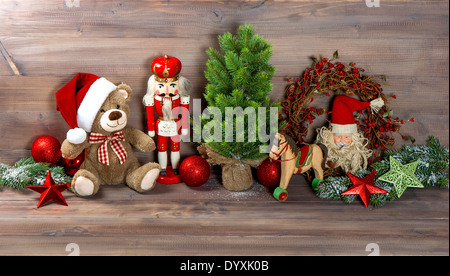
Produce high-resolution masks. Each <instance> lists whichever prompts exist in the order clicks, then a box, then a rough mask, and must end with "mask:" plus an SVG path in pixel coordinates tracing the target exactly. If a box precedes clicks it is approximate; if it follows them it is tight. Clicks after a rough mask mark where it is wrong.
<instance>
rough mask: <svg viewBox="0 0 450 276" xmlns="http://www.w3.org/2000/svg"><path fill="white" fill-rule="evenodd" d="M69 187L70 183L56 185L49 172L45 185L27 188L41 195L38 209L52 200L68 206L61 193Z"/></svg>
mask: <svg viewBox="0 0 450 276" xmlns="http://www.w3.org/2000/svg"><path fill="white" fill-rule="evenodd" d="M69 187H70V183H69V184H55V181H54V180H53V178H52V175H51V174H50V171H48V172H47V178H46V179H45V182H44V185H42V186H41V185H34V186H27V188H28V189H30V190H33V191H35V192H38V193H40V194H41V197H40V198H39V202H38V205H37V207H38V208H39V207H41V206H42V205H44V204H45V203H47V202H49V201H50V200H53V201H55V202H58V203H59V204H62V205H66V206H67V202H66V200H65V199H64V197H63V196H62V194H61V192H62V191H64V190H65V189H67V188H69Z"/></svg>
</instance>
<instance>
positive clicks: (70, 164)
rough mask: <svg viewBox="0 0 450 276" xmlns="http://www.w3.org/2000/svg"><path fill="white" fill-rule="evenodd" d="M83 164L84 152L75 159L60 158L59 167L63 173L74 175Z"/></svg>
mask: <svg viewBox="0 0 450 276" xmlns="http://www.w3.org/2000/svg"><path fill="white" fill-rule="evenodd" d="M83 162H84V151H83V152H82V153H81V154H80V155H78V156H77V157H75V159H66V158H64V157H63V158H61V165H62V166H63V167H64V171H65V172H66V173H67V174H68V175H72V176H73V175H74V174H75V173H76V172H77V171H78V170H79V169H80V166H81V164H83Z"/></svg>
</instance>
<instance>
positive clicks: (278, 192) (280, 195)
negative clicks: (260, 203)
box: [273, 187, 288, 202]
mask: <svg viewBox="0 0 450 276" xmlns="http://www.w3.org/2000/svg"><path fill="white" fill-rule="evenodd" d="M273 197H274V198H275V199H276V200H278V201H281V202H283V201H286V199H287V197H288V192H287V191H286V190H285V189H283V188H281V187H277V188H276V189H275V191H273Z"/></svg>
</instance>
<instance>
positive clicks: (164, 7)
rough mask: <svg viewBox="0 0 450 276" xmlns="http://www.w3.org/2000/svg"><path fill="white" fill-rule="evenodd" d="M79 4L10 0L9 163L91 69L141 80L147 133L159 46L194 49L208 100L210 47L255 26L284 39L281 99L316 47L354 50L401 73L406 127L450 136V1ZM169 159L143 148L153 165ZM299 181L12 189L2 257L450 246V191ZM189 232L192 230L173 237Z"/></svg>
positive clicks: (279, 42)
mask: <svg viewBox="0 0 450 276" xmlns="http://www.w3.org/2000/svg"><path fill="white" fill-rule="evenodd" d="M71 2H74V1H71V0H67V1H66V0H46V1H32V0H20V1H19V0H1V1H0V162H1V163H14V162H16V161H17V160H18V159H20V158H22V157H28V156H30V149H31V144H32V142H33V141H34V139H35V138H37V137H38V136H40V135H44V134H50V135H53V136H55V137H57V138H58V139H60V140H61V141H62V140H63V139H64V137H65V133H66V131H67V130H68V126H67V125H66V123H65V122H64V120H63V119H62V117H61V115H60V114H59V113H58V112H57V111H56V110H55V106H56V103H55V97H54V95H55V92H56V91H57V90H58V89H59V88H61V87H62V86H63V85H64V84H65V83H67V82H68V81H69V80H70V79H71V78H72V77H73V76H74V75H75V74H76V73H78V72H88V73H93V74H96V75H99V76H102V77H106V78H108V79H109V80H111V81H112V82H114V83H120V82H125V83H127V84H129V85H130V86H131V87H132V88H133V89H134V99H133V100H132V103H131V106H132V115H131V119H130V125H132V126H134V127H136V128H139V129H142V130H145V113H144V108H143V106H142V104H141V99H142V97H143V95H144V94H145V90H146V81H147V78H148V77H149V76H150V68H149V65H150V62H151V60H152V59H153V58H155V57H157V56H160V55H163V54H166V53H167V54H170V55H174V56H176V57H178V58H180V60H181V61H182V63H183V70H182V74H183V75H184V76H185V77H187V78H188V79H190V80H191V81H192V83H193V92H192V98H202V93H203V91H204V87H205V84H206V80H205V78H204V76H203V71H204V70H205V69H206V65H205V64H206V61H207V56H206V54H205V50H206V49H208V47H215V48H218V43H217V36H218V35H220V34H223V33H224V32H232V33H234V32H235V31H236V29H237V27H238V26H239V25H241V24H243V23H250V24H253V25H254V27H255V30H256V31H257V32H258V33H260V34H261V35H263V36H264V38H265V39H267V40H268V41H269V42H270V43H272V44H273V47H274V54H273V57H272V61H271V62H272V64H273V65H274V66H275V67H276V68H277V73H276V75H275V77H274V78H273V84H274V89H273V91H272V93H271V98H272V99H273V100H277V99H279V98H280V97H281V96H282V94H283V92H284V88H285V85H286V82H285V78H286V77H296V76H298V75H300V74H301V73H302V72H303V70H304V69H305V68H306V67H307V66H309V65H310V57H311V56H313V55H316V56H331V55H332V54H333V52H334V51H335V50H339V53H340V56H341V61H342V62H356V63H357V64H358V66H359V67H361V68H365V69H366V70H367V71H368V72H371V73H373V74H386V75H387V76H388V83H389V85H385V86H383V87H384V92H385V94H386V95H394V94H395V95H396V96H397V100H395V101H394V102H393V103H392V104H391V107H392V108H393V109H394V113H395V114H396V116H399V117H401V118H411V117H414V118H415V123H411V124H407V125H405V126H404V127H403V129H402V130H403V132H404V133H405V134H408V135H412V136H414V137H415V138H416V140H417V142H416V143H418V144H424V143H425V140H426V139H427V137H428V136H429V135H434V136H436V137H438V138H439V139H440V140H441V142H442V143H443V144H444V145H446V146H448V145H449V115H448V109H449V63H448V62H449V53H448V50H449V12H448V9H449V1H448V0H447V1H437V0H436V1H413V0H380V7H373V8H369V7H367V5H366V4H365V1H364V0H345V1H344V0H342V1H332V0H328V1H326V0H324V1H307V0H298V1H289V0H287V1H282V0H272V1H270V0H269V1H265V0H263V1H253V0H250V1H234V0H231V1H150V0H147V1H143V0H142V1H113V0H98V1H93V0H80V1H79V5H70V3H71ZM75 2H76V1H75ZM319 102H320V101H319ZM203 104H205V103H204V102H203ZM317 126H318V125H314V126H313V128H314V127H317ZM310 133H313V131H310ZM312 138H313V137H310V139H312ZM397 138H399V137H397ZM397 141H398V142H399V144H398V145H397V146H400V145H401V144H402V143H403V142H402V141H401V139H397ZM194 153H195V150H194V148H193V147H192V146H191V145H190V144H189V143H184V144H183V145H182V156H183V157H186V156H188V155H191V154H194ZM154 156H155V155H154V154H141V153H139V154H138V157H139V159H140V160H141V161H142V162H146V161H151V160H154ZM219 174H220V173H219ZM293 183H294V184H291V186H292V188H290V189H292V192H291V191H290V196H291V194H293V196H292V197H290V198H289V203H287V204H283V205H280V204H279V203H278V202H274V200H273V199H272V198H271V195H270V193H268V192H267V191H266V190H265V189H262V188H258V187H254V188H253V189H252V190H251V191H250V192H248V193H246V194H243V195H242V200H239V199H237V198H236V194H234V195H233V194H232V193H230V192H228V191H225V190H223V189H222V190H220V189H221V187H220V183H217V181H216V180H214V177H212V179H211V180H210V182H209V183H208V184H207V185H206V187H205V188H203V189H197V190H195V189H189V188H187V187H184V186H181V185H176V186H173V187H167V186H162V187H161V186H158V188H157V191H156V193H149V194H145V195H139V194H136V193H134V192H132V191H129V190H127V188H118V189H115V190H114V188H109V189H106V190H105V191H104V192H102V194H101V196H98V197H96V199H95V200H88V201H86V200H85V199H78V198H75V197H70V196H69V207H68V208H67V209H63V208H61V207H60V206H57V205H51V206H47V207H45V208H42V209H39V210H36V209H34V203H35V200H36V195H35V196H34V197H33V194H31V193H17V192H15V191H5V190H4V191H1V192H0V205H2V206H1V208H0V210H1V213H0V228H1V230H0V242H1V243H0V254H27V253H28V254H39V253H43V254H65V252H64V251H61V253H59V252H56V251H55V250H56V249H55V248H54V247H52V246H49V247H48V249H43V248H42V245H44V244H47V243H51V242H52V241H53V240H54V239H58V243H61V244H66V243H67V242H70V241H72V242H74V241H73V239H72V237H74V236H75V237H77V238H78V242H81V243H83V244H84V243H86V246H87V244H91V243H93V244H94V245H95V246H97V247H95V246H94V245H93V246H89V247H86V246H83V247H84V252H85V253H88V254H109V253H111V254H196V253H197V254H230V255H233V254H258V253H261V254H269V255H270V254H292V255H302V254H308V253H310V254H320V255H322V254H365V253H366V252H365V251H364V249H365V245H366V244H367V242H369V240H370V242H377V241H378V242H379V243H383V247H382V249H383V251H384V253H386V254H448V189H444V190H437V189H430V190H427V191H425V190H420V191H418V190H413V191H410V192H409V193H408V191H407V192H406V193H405V195H404V196H403V197H405V199H404V198H403V197H402V199H400V200H397V201H395V203H392V204H391V203H390V204H388V205H387V206H385V207H382V208H380V209H375V210H374V211H373V212H371V211H370V210H366V209H364V208H361V206H360V205H358V203H356V202H355V203H354V204H353V205H351V206H347V205H345V204H342V203H341V202H329V201H325V202H324V201H322V200H318V199H317V198H316V197H315V196H314V194H313V192H312V191H311V190H310V188H309V187H308V184H307V183H306V182H305V180H304V179H303V177H302V176H296V177H295V178H294V179H293ZM217 186H219V187H217ZM219 188H220V189H219ZM255 189H256V190H255ZM251 195H253V196H251ZM249 197H250V198H249ZM86 202H88V204H87V205H88V208H89V211H86V209H84V208H86ZM112 202H114V204H111V203H112ZM436 202H437V204H436ZM442 207H444V208H443V209H441V208H442ZM445 207H446V208H445ZM92 210H95V211H93V212H91V211H92ZM294 210H295V211H294ZM445 210H446V211H445ZM270 214H273V215H270ZM66 216H67V217H66ZM274 216H280V217H276V218H273V217H274ZM100 218H101V219H103V221H102V220H101V219H100ZM154 218H159V220H153V219H154ZM180 218H181V219H182V220H181V221H182V222H183V223H186V224H183V223H181V222H180V221H179V219H180ZM45 219H48V220H45ZM268 219H269V220H270V219H274V220H273V222H267V221H266V220H268ZM42 220H44V221H47V223H44V222H42ZM325 220H326V221H327V222H325ZM98 221H102V222H98ZM117 221H119V222H123V223H122V224H121V223H119V224H116V223H117ZM236 221H238V222H239V224H237V223H236ZM361 221H363V222H364V223H362V224H360V222H361ZM97 223H99V224H97ZM111 224H114V225H115V226H114V227H110V226H111ZM277 225H280V226H282V228H283V229H279V228H277V227H276V226H277ZM380 225H384V226H385V227H388V228H385V227H381V226H380ZM380 227H381V228H380ZM371 229H372V230H373V229H376V230H377V232H376V233H375V232H370V231H371ZM105 234H106V235H105ZM128 234H129V235H128ZM191 235H193V236H195V237H196V239H197V238H198V244H196V243H195V242H194V241H193V240H192V239H191ZM325 236H326V237H328V238H327V239H323V237H325ZM117 237H121V238H120V239H119V238H117ZM174 237H177V242H178V243H176V242H173V243H170V241H171V239H173V238H174ZM364 237H370V238H368V239H365V238H364ZM141 238H142V239H141ZM411 239H413V240H414V242H411ZM350 240H352V241H356V242H355V243H354V244H353V245H349V244H348V241H350ZM374 240H375V241H374ZM120 241H122V243H121V242H120ZM445 241H446V242H445ZM110 242H117V243H118V245H117V247H114V246H113V245H107V244H106V243H110ZM355 244H356V245H355ZM177 246H179V247H177ZM58 248H59V247H58ZM149 248H151V250H150V249H149ZM343 248H347V249H348V250H344V249H343ZM38 249H39V250H42V251H38ZM107 249H108V250H110V251H107ZM300 249H301V250H300ZM32 250H36V251H32ZM146 250H147V251H146ZM358 250H362V251H358ZM383 251H382V252H383Z"/></svg>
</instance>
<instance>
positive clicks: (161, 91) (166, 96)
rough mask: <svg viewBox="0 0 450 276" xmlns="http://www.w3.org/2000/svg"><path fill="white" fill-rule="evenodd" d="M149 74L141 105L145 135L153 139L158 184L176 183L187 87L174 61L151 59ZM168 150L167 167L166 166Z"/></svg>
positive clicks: (186, 115) (185, 123) (185, 127)
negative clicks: (158, 166)
mask: <svg viewBox="0 0 450 276" xmlns="http://www.w3.org/2000/svg"><path fill="white" fill-rule="evenodd" d="M151 70H152V73H153V75H152V76H150V78H149V80H148V87H147V93H146V95H145V96H144V98H143V102H144V105H145V107H146V112H147V126H148V135H150V137H154V136H155V135H156V137H157V139H156V140H157V144H158V148H157V149H158V162H159V164H160V165H161V175H160V177H159V180H158V182H160V183H163V184H174V183H179V182H181V181H180V180H179V178H178V174H179V172H178V167H179V164H180V134H181V135H186V134H188V127H189V121H188V120H189V90H190V88H191V83H190V81H189V80H188V79H186V78H185V77H182V76H180V75H179V74H180V71H181V62H180V60H179V59H177V58H176V57H172V56H168V55H165V56H161V57H158V58H155V59H154V60H153V61H152V63H151ZM155 110H156V114H157V115H158V116H157V117H156V118H155V112H154V111H155ZM155 119H156V120H155ZM169 147H170V148H169ZM169 149H170V162H171V166H167V163H168V153H167V151H168V150H169Z"/></svg>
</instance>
